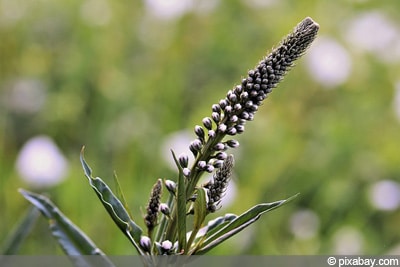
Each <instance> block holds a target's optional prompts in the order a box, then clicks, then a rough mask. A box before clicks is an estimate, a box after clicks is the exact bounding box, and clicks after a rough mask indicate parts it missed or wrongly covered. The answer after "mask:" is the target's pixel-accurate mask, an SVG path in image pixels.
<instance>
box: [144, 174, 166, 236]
mask: <svg viewBox="0 0 400 267" xmlns="http://www.w3.org/2000/svg"><path fill="white" fill-rule="evenodd" d="M161 193H162V181H161V179H158V180H157V182H156V183H155V184H154V186H153V188H152V190H151V195H150V200H149V204H148V206H147V208H146V211H147V214H146V216H145V217H144V222H145V224H146V226H147V229H148V230H149V232H151V231H152V230H153V229H154V227H155V226H156V225H157V216H158V211H159V208H160V199H161Z"/></svg>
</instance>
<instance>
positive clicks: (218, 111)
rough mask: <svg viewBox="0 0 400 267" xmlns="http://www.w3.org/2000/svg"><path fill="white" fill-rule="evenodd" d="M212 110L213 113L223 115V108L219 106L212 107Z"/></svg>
mask: <svg viewBox="0 0 400 267" xmlns="http://www.w3.org/2000/svg"><path fill="white" fill-rule="evenodd" d="M211 109H212V111H213V112H217V113H221V107H220V106H219V105H217V104H214V105H212V107H211Z"/></svg>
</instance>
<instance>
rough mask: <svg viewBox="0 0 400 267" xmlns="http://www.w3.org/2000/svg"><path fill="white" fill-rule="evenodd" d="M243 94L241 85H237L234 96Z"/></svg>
mask: <svg viewBox="0 0 400 267" xmlns="http://www.w3.org/2000/svg"><path fill="white" fill-rule="evenodd" d="M242 92H243V88H242V86H241V85H237V86H236V87H235V94H237V95H240V94H241V93H242Z"/></svg>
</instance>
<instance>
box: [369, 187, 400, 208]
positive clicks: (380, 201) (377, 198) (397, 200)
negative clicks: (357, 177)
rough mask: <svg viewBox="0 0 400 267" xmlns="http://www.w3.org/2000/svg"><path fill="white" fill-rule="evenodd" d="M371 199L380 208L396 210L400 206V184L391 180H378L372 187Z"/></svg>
mask: <svg viewBox="0 0 400 267" xmlns="http://www.w3.org/2000/svg"><path fill="white" fill-rule="evenodd" d="M369 199H370V201H371V204H372V205H373V206H374V207H375V208H377V209H379V210H395V209H397V208H398V207H399V206H400V185H399V184H398V183H397V182H395V181H390V180H383V181H379V182H376V183H374V184H373V185H372V186H371V188H370V192H369Z"/></svg>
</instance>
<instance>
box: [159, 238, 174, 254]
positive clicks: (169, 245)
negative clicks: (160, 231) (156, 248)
mask: <svg viewBox="0 0 400 267" xmlns="http://www.w3.org/2000/svg"><path fill="white" fill-rule="evenodd" d="M161 248H162V249H163V250H164V252H168V251H170V250H171V249H172V242H171V241H169V240H165V241H163V242H162V243H161Z"/></svg>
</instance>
